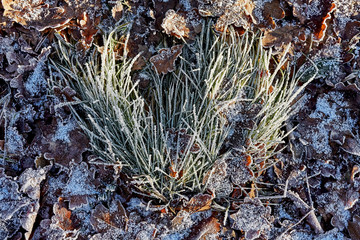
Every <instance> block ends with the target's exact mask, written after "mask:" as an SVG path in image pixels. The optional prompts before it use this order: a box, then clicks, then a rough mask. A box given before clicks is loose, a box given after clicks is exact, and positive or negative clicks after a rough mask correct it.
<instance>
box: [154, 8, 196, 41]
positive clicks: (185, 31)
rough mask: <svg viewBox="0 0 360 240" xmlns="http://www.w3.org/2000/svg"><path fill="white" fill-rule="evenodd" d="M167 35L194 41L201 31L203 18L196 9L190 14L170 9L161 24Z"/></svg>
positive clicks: (189, 12)
mask: <svg viewBox="0 0 360 240" xmlns="http://www.w3.org/2000/svg"><path fill="white" fill-rule="evenodd" d="M161 26H162V27H163V29H164V30H165V32H166V34H168V35H172V36H175V37H177V38H189V39H194V38H195V36H196V34H198V33H199V32H200V31H201V26H202V24H201V18H200V15H199V14H198V13H197V11H196V10H195V9H193V10H191V11H188V12H183V11H179V12H175V11H174V10H172V9H170V10H168V11H167V12H166V15H165V18H164V20H163V22H162V24H161Z"/></svg>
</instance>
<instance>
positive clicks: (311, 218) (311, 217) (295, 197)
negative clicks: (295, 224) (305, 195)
mask: <svg viewBox="0 0 360 240" xmlns="http://www.w3.org/2000/svg"><path fill="white" fill-rule="evenodd" d="M287 195H288V197H289V198H290V199H291V200H292V201H293V202H294V204H295V206H296V207H298V208H299V209H300V212H301V214H303V215H305V214H306V213H307V212H308V211H309V210H311V213H309V214H308V216H307V218H306V220H307V222H308V224H309V225H310V227H312V228H313V229H314V231H315V232H316V233H323V232H324V230H323V229H322V227H321V225H320V223H319V221H318V220H317V218H316V215H315V213H314V211H313V210H314V209H313V208H311V207H310V206H309V205H308V204H307V203H306V202H304V200H302V199H301V198H300V196H299V194H298V193H296V192H293V191H291V190H289V191H288V192H287Z"/></svg>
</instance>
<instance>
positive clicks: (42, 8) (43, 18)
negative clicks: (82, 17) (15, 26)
mask: <svg viewBox="0 0 360 240" xmlns="http://www.w3.org/2000/svg"><path fill="white" fill-rule="evenodd" d="M2 4H3V7H4V10H5V11H4V16H5V17H7V18H9V19H11V20H13V21H14V22H17V23H19V24H21V25H23V26H24V27H25V28H30V27H33V28H35V29H36V30H38V31H43V30H45V29H46V28H56V27H60V26H62V25H65V24H66V23H68V22H69V21H70V20H71V18H72V17H73V16H74V11H73V10H72V9H70V8H66V6H61V7H57V6H56V3H52V2H51V1H48V0H45V1H40V2H39V1H36V0H29V1H22V0H2Z"/></svg>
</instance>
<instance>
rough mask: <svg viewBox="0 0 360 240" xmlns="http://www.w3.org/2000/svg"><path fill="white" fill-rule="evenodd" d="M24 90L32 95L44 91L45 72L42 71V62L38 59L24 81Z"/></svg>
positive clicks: (45, 83)
mask: <svg viewBox="0 0 360 240" xmlns="http://www.w3.org/2000/svg"><path fill="white" fill-rule="evenodd" d="M24 85H25V89H26V91H27V92H28V93H29V94H30V95H31V96H32V97H35V96H38V95H39V94H40V93H43V92H45V91H46V85H47V82H46V80H45V72H44V62H43V61H40V62H39V63H38V64H37V65H36V67H35V69H34V72H33V73H32V74H31V75H30V77H29V78H28V79H27V81H26V82H25V84H24Z"/></svg>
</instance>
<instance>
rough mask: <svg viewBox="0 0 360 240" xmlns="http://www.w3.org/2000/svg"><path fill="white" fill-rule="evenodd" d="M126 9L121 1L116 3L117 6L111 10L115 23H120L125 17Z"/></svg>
mask: <svg viewBox="0 0 360 240" xmlns="http://www.w3.org/2000/svg"><path fill="white" fill-rule="evenodd" d="M123 11H124V7H123V5H122V3H121V2H120V1H117V2H116V5H115V6H113V8H112V9H111V15H112V17H113V18H114V19H115V21H119V20H120V19H121V17H122V16H123Z"/></svg>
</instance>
